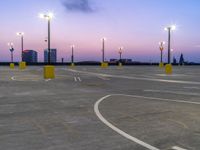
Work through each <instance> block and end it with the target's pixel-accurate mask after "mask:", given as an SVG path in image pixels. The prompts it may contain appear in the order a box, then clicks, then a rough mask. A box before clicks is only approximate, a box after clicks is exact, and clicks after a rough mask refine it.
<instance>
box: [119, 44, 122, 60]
mask: <svg viewBox="0 0 200 150" xmlns="http://www.w3.org/2000/svg"><path fill="white" fill-rule="evenodd" d="M122 50H123V47H120V48H119V62H120V63H121V62H122Z"/></svg>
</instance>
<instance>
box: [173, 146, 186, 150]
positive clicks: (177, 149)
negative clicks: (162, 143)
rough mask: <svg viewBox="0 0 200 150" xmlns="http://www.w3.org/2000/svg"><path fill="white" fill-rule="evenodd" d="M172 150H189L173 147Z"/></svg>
mask: <svg viewBox="0 0 200 150" xmlns="http://www.w3.org/2000/svg"><path fill="white" fill-rule="evenodd" d="M172 149H173V150H187V149H184V148H180V147H178V146H173V147H172Z"/></svg>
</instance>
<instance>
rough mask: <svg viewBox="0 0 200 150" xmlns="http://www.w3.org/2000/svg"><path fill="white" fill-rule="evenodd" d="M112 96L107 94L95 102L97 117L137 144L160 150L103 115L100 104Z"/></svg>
mask: <svg viewBox="0 0 200 150" xmlns="http://www.w3.org/2000/svg"><path fill="white" fill-rule="evenodd" d="M111 96H112V95H107V96H105V97H103V98H101V99H99V100H98V101H97V102H96V103H95V106H94V111H95V113H96V115H97V117H98V118H99V119H100V120H101V121H102V122H103V123H104V124H105V125H107V126H108V127H110V128H111V129H113V130H114V131H116V132H117V133H118V134H120V135H122V136H124V137H125V138H127V139H129V140H131V141H133V142H135V143H137V144H139V145H141V146H143V147H146V148H147V149H149V150H159V149H158V148H156V147H153V146H151V145H149V144H147V143H145V142H143V141H141V140H139V139H137V138H135V137H133V136H131V135H129V134H127V133H126V132H124V131H122V130H120V129H119V128H117V127H115V126H114V125H112V124H111V123H110V122H108V121H107V120H106V119H105V118H104V117H103V116H102V115H101V113H100V111H99V104H100V103H101V102H102V101H103V100H105V99H106V98H108V97H111Z"/></svg>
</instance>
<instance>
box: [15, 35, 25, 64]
mask: <svg viewBox="0 0 200 150" xmlns="http://www.w3.org/2000/svg"><path fill="white" fill-rule="evenodd" d="M17 36H20V37H21V50H22V54H21V59H22V62H23V51H24V33H23V32H17Z"/></svg>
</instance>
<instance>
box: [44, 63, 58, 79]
mask: <svg viewBox="0 0 200 150" xmlns="http://www.w3.org/2000/svg"><path fill="white" fill-rule="evenodd" d="M54 78H55V67H54V66H44V79H54Z"/></svg>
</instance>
